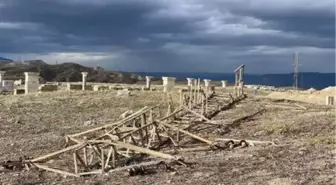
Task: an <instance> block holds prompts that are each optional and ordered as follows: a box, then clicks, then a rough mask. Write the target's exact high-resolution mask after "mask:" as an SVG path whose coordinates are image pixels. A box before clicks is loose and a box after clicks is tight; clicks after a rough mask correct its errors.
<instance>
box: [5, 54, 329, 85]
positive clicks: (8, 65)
mask: <svg viewBox="0 0 336 185" xmlns="http://www.w3.org/2000/svg"><path fill="white" fill-rule="evenodd" d="M0 70H2V71H6V74H5V77H4V78H5V79H24V72H40V76H41V77H42V78H43V79H44V80H45V81H59V82H64V81H65V82H66V81H69V82H76V81H81V80H82V74H81V72H83V71H86V72H89V75H88V77H87V80H88V81H89V82H107V83H136V82H138V81H143V80H144V78H143V77H144V76H146V75H148V76H154V77H155V79H153V80H154V81H157V83H159V82H158V81H161V80H162V79H161V77H162V76H171V77H176V78H177V80H179V81H182V80H183V81H185V80H186V78H187V77H191V78H201V79H211V80H214V81H220V80H227V81H229V83H233V82H234V74H227V73H188V72H186V73H174V72H134V73H128V72H120V71H109V70H104V69H103V68H100V67H97V68H92V67H85V66H82V65H79V64H76V63H62V64H57V65H50V64H47V63H45V62H44V61H42V60H29V61H24V62H13V61H11V60H10V59H5V58H2V57H0ZM244 82H245V84H260V85H270V86H276V87H292V86H293V74H263V75H256V74H245V76H244ZM160 83H161V82H160ZM329 86H335V73H314V72H312V73H300V74H299V87H301V88H305V89H307V88H311V87H313V88H315V89H323V88H326V87H329Z"/></svg>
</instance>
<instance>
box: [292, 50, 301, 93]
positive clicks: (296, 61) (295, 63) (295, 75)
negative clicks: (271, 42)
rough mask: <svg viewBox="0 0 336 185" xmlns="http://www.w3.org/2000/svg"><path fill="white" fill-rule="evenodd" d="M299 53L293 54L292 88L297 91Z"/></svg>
mask: <svg viewBox="0 0 336 185" xmlns="http://www.w3.org/2000/svg"><path fill="white" fill-rule="evenodd" d="M299 66H300V64H299V53H298V52H295V54H294V79H293V81H294V82H293V87H294V88H295V89H298V87H299Z"/></svg>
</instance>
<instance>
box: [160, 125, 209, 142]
mask: <svg viewBox="0 0 336 185" xmlns="http://www.w3.org/2000/svg"><path fill="white" fill-rule="evenodd" d="M160 124H161V125H164V126H166V127H169V128H172V129H174V130H177V131H179V132H182V133H184V134H186V135H189V136H190V137H192V138H194V139H197V140H199V141H202V142H204V143H207V144H209V145H211V146H215V143H213V142H212V141H209V140H207V139H204V138H202V137H199V136H197V135H195V134H192V133H190V132H188V131H185V130H182V129H179V128H178V127H175V126H173V125H169V124H166V123H163V122H160Z"/></svg>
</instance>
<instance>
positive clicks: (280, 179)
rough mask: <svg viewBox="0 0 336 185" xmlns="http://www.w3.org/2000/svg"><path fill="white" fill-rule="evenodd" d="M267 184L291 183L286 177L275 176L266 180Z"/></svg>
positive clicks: (282, 184) (284, 184)
mask: <svg viewBox="0 0 336 185" xmlns="http://www.w3.org/2000/svg"><path fill="white" fill-rule="evenodd" d="M268 184H269V185H292V184H293V183H292V181H291V180H290V179H288V178H276V179H273V180H270V181H268Z"/></svg>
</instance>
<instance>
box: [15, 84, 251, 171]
mask: <svg viewBox="0 0 336 185" xmlns="http://www.w3.org/2000/svg"><path fill="white" fill-rule="evenodd" d="M188 93H189V96H188V95H185V96H183V95H182V92H181V94H180V95H181V98H180V106H179V108H177V109H174V107H173V104H172V103H169V104H168V111H167V115H166V116H164V117H162V116H160V110H159V108H158V106H154V107H144V108H142V109H140V110H138V111H136V112H133V113H131V114H129V115H128V116H126V117H123V118H122V119H121V120H119V121H117V122H114V123H110V124H106V125H103V126H99V127H96V128H93V129H89V130H86V131H84V132H79V133H76V134H71V135H67V136H66V142H67V147H66V148H64V149H62V150H58V151H55V152H52V153H49V154H47V155H43V156H40V157H37V158H34V159H25V160H22V161H21V163H22V164H24V166H25V167H26V168H30V167H37V168H40V169H43V170H47V171H52V172H55V173H60V174H63V175H66V176H75V177H80V176H86V175H92V174H104V173H112V172H116V171H121V170H128V171H129V174H130V175H137V174H144V173H145V172H146V169H147V168H151V167H154V168H161V169H165V170H173V166H174V165H183V166H188V164H187V163H186V162H185V161H184V160H183V158H182V157H181V156H179V155H177V154H179V153H180V152H187V151H199V150H214V149H224V148H231V149H232V148H234V147H237V146H242V147H246V146H248V145H249V144H250V143H251V141H250V142H248V141H244V140H242V141H241V140H239V142H238V143H237V141H233V140H230V141H228V142H226V143H225V144H224V145H221V144H219V143H220V142H218V141H212V140H209V139H206V138H204V137H201V136H200V135H199V132H200V129H199V126H200V125H203V126H205V127H212V126H218V123H215V122H214V121H212V120H210V119H209V118H207V116H206V113H207V111H208V110H207V108H206V107H207V104H208V103H209V101H210V99H211V98H213V97H215V92H214V91H212V92H211V93H208V92H204V91H201V90H194V91H193V93H191V92H188ZM191 94H193V95H191ZM183 97H185V98H183ZM241 98H242V97H238V98H237V99H233V100H232V102H230V103H229V104H234V103H235V102H238V100H239V99H241ZM217 107H218V106H217ZM222 107H223V105H220V106H219V108H220V110H221V109H222ZM215 110H216V111H217V109H215ZM195 118H196V119H195ZM252 144H253V143H252ZM50 161H52V162H50Z"/></svg>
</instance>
